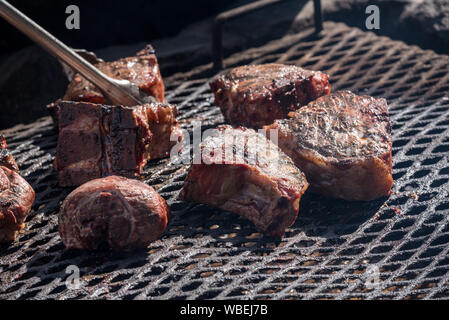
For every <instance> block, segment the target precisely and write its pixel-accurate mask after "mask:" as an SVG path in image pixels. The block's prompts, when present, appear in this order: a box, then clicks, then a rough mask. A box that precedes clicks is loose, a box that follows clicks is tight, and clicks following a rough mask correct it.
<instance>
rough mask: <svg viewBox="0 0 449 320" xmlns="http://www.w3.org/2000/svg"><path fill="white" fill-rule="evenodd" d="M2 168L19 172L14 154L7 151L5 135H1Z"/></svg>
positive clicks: (0, 163) (0, 158)
mask: <svg viewBox="0 0 449 320" xmlns="http://www.w3.org/2000/svg"><path fill="white" fill-rule="evenodd" d="M0 166H4V167H7V168H9V169H11V170H14V171H19V167H18V166H17V163H16V161H15V160H14V158H13V156H12V154H11V153H10V152H9V150H8V149H7V145H6V140H5V137H3V135H1V134H0Z"/></svg>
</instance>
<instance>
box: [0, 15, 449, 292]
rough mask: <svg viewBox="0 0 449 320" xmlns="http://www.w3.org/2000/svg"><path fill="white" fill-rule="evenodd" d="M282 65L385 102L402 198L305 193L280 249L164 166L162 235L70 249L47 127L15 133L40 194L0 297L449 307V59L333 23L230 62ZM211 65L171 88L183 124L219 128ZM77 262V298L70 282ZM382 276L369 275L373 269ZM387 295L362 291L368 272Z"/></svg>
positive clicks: (10, 136) (11, 134)
mask: <svg viewBox="0 0 449 320" xmlns="http://www.w3.org/2000/svg"><path fill="white" fill-rule="evenodd" d="M268 62H280V63H286V64H296V65H298V66H302V67H305V68H310V69H315V70H322V71H324V72H327V73H329V74H330V75H331V82H332V85H333V89H334V90H338V89H349V90H353V91H354V92H356V93H359V94H370V95H373V96H376V97H385V98H387V100H388V102H389V105H390V110H391V119H392V124H393V141H394V146H393V152H394V167H393V174H394V179H395V185H394V192H393V194H392V196H391V197H390V198H389V199H381V200H378V201H371V202H346V201H339V200H325V199H323V198H321V197H319V196H314V195H311V194H306V196H304V198H303V200H302V202H301V209H300V214H299V217H298V219H297V221H296V223H295V224H294V225H293V226H292V227H291V228H289V229H288V231H287V233H286V236H285V238H284V239H282V240H281V241H273V239H269V238H265V237H263V236H262V235H261V234H259V233H257V232H256V231H255V230H254V228H253V227H252V225H251V224H250V223H249V222H247V221H246V220H244V219H241V218H239V217H237V216H236V215H233V214H231V213H227V212H221V211H220V210H218V209H214V208H211V207H208V206H205V205H199V204H191V203H183V202H180V201H178V200H176V197H177V194H178V192H179V190H180V188H181V186H182V183H183V180H184V178H185V176H186V169H187V166H184V165H174V164H170V163H169V161H168V160H167V159H166V160H161V161H157V162H154V161H153V162H152V163H150V164H149V165H147V166H146V169H145V174H144V176H143V180H144V181H145V182H147V183H149V184H150V185H152V186H154V187H155V188H156V189H157V190H158V191H159V192H160V193H161V194H162V196H163V197H164V198H166V199H167V200H168V202H169V203H170V204H171V206H172V211H173V219H172V221H171V223H170V224H169V226H168V229H167V231H166V232H165V234H164V236H163V237H162V239H160V240H158V241H156V242H155V243H153V244H152V245H151V246H150V247H149V249H148V250H142V251H137V252H133V253H127V254H125V253H111V252H103V253H86V252H77V251H66V250H64V247H63V245H62V243H61V241H60V238H59V236H58V233H57V212H58V210H59V205H60V202H61V201H62V200H63V199H64V197H65V196H66V195H67V194H68V193H69V192H70V191H71V189H64V188H59V187H58V186H57V179H56V172H55V171H54V169H53V167H52V160H53V157H54V152H55V146H56V137H57V134H56V131H55V129H54V128H53V127H52V124H51V121H50V119H49V118H48V117H47V118H43V119H40V120H39V121H36V122H35V123H32V124H30V125H20V126H17V127H14V128H12V129H9V130H6V131H5V132H4V133H5V135H6V138H7V141H8V144H9V146H10V149H11V151H12V153H13V154H14V156H15V158H16V160H17V162H18V164H19V166H20V168H21V173H22V174H23V175H24V176H25V177H26V179H27V180H28V181H29V182H30V183H31V184H32V186H33V188H34V189H35V191H36V202H35V204H34V207H33V212H32V213H31V215H30V217H29V219H28V222H27V227H26V230H25V231H24V232H23V234H22V235H21V236H20V237H19V239H18V241H17V242H16V243H14V244H13V245H9V246H6V245H2V246H1V247H0V252H1V253H0V298H3V299H4V298H19V299H27V298H28V299H30V298H33V299H44V298H52V299H106V298H109V299H117V298H123V299H213V298H222V299H319V298H321V299H373V298H376V299H382V298H384V299H419V298H434V299H447V298H448V297H449V274H448V271H449V255H448V250H449V224H448V220H449V198H448V190H449V188H448V186H449V184H448V182H449V162H448V152H449V135H448V133H449V98H448V92H449V57H448V56H443V55H437V54H435V53H434V52H431V51H424V50H421V49H419V48H418V47H414V46H408V45H405V44H404V43H402V42H397V41H392V40H390V39H388V38H384V37H378V36H375V35H374V34H372V33H365V32H362V31H360V30H358V29H355V28H350V27H347V26H345V25H343V24H336V23H331V22H328V23H325V24H324V32H323V33H321V34H320V35H318V36H317V35H315V34H314V30H313V29H312V28H311V29H307V30H305V31H303V32H301V33H299V34H296V35H291V36H287V37H285V38H283V39H280V40H276V41H273V42H270V43H268V44H266V45H264V46H262V47H259V48H254V49H250V50H248V51H245V52H240V53H238V54H235V55H233V56H231V57H229V58H228V59H227V60H226V65H227V66H229V67H232V66H235V65H240V64H247V63H268ZM212 75H213V74H212V68H211V65H207V66H202V67H198V68H196V69H195V70H194V71H193V72H191V73H190V74H189V79H188V80H183V77H185V75H178V76H174V77H171V78H170V79H167V83H168V92H167V99H168V101H169V102H171V103H176V104H177V105H178V106H179V110H180V120H181V125H182V126H183V127H184V128H187V129H191V121H192V120H201V121H203V129H206V128H208V127H213V126H215V125H218V124H220V123H222V122H223V118H222V116H221V113H220V111H219V109H218V108H217V107H216V106H214V104H213V97H212V94H211V92H210V91H209V89H208V85H207V81H208V78H209V77H210V76H212ZM69 265H77V266H78V267H79V268H80V271H81V276H82V278H81V285H82V286H81V288H80V289H78V290H69V289H67V287H66V286H65V279H66V278H67V276H68V274H66V273H65V270H66V267H67V266H69ZM373 268H374V269H373ZM376 268H378V269H377V270H378V271H379V279H380V283H379V285H378V286H367V285H366V282H367V280H369V278H368V277H369V275H370V273H369V271H372V270H376Z"/></svg>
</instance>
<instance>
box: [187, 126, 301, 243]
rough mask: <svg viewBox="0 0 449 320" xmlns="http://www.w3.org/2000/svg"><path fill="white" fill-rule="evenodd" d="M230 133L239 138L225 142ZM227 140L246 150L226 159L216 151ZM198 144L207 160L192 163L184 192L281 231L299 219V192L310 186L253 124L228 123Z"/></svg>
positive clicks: (269, 229) (280, 233)
mask: <svg viewBox="0 0 449 320" xmlns="http://www.w3.org/2000/svg"><path fill="white" fill-rule="evenodd" d="M227 139H235V140H233V141H234V142H233V143H234V144H232V143H231V144H229V145H227V143H228V142H230V140H227ZM252 139H253V140H252ZM225 146H229V147H230V148H231V149H232V150H235V149H238V148H244V152H242V153H241V154H239V152H238V151H235V153H234V156H233V157H234V159H232V161H231V162H230V163H226V162H225V163H223V159H224V158H217V154H216V151H217V150H220V149H222V150H223V156H224V155H225ZM267 147H268V149H267ZM200 149H201V153H202V158H203V161H202V162H201V163H197V164H196V163H192V164H191V167H190V169H189V173H188V176H187V178H186V180H185V182H184V186H183V188H182V190H181V192H180V198H181V199H183V200H186V201H193V202H199V203H205V204H209V205H212V206H215V207H219V208H221V209H223V210H228V211H231V212H234V213H237V214H239V215H241V216H243V217H246V218H247V219H249V220H250V221H251V222H252V223H254V225H255V226H256V228H257V229H258V230H259V231H261V232H264V233H265V234H267V235H270V236H275V237H282V236H283V235H284V232H285V229H286V228H287V227H289V226H291V225H292V224H293V223H294V221H295V220H296V217H297V215H298V211H299V201H300V198H301V196H302V195H303V193H304V192H305V190H306V189H307V187H308V183H307V181H306V179H305V176H304V174H303V173H302V172H301V171H300V170H298V169H297V168H296V167H295V165H294V164H293V162H292V161H291V159H290V158H288V157H287V156H286V155H285V154H284V153H282V152H281V151H280V150H279V149H278V148H277V147H276V146H275V145H274V144H273V143H271V142H269V141H268V140H267V139H265V137H263V135H261V134H258V133H256V132H255V131H254V130H251V129H245V128H238V129H232V128H231V127H229V126H220V127H218V128H217V130H216V131H215V135H214V136H211V137H208V138H207V139H205V140H204V141H203V143H202V144H201V146H200ZM213 150H215V151H213ZM263 150H269V152H262V151H263ZM256 152H257V160H255V158H254V157H253V156H254V155H255V154H256Z"/></svg>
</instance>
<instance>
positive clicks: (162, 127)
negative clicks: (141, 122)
mask: <svg viewBox="0 0 449 320" xmlns="http://www.w3.org/2000/svg"><path fill="white" fill-rule="evenodd" d="M145 108H146V113H147V118H148V125H149V127H150V131H151V133H152V135H153V138H152V140H151V143H150V148H149V154H150V158H151V159H159V158H165V157H168V156H169V155H170V150H171V148H172V147H173V146H174V145H175V144H176V143H177V142H181V141H182V139H183V135H182V131H181V129H180V128H179V126H178V122H177V121H176V116H177V115H178V110H176V107H175V106H173V105H168V104H163V103H152V104H148V105H145Z"/></svg>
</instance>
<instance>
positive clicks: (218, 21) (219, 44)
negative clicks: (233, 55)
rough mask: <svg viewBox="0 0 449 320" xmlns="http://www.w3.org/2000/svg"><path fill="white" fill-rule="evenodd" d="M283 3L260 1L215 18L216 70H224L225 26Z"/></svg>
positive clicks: (213, 54) (270, 0)
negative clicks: (229, 22) (246, 15)
mask: <svg viewBox="0 0 449 320" xmlns="http://www.w3.org/2000/svg"><path fill="white" fill-rule="evenodd" d="M281 1H283V0H260V1H256V2H252V3H249V4H247V5H244V6H241V7H238V8H235V9H231V10H228V11H225V12H223V13H220V14H219V15H218V16H216V17H215V20H214V24H213V27H212V60H213V63H214V69H215V70H221V69H223V25H224V24H225V23H226V22H227V21H229V20H232V19H235V18H237V17H240V16H243V15H245V14H247V13H251V12H254V11H257V10H260V9H262V8H266V7H268V6H271V5H274V4H277V3H279V2H281Z"/></svg>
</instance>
